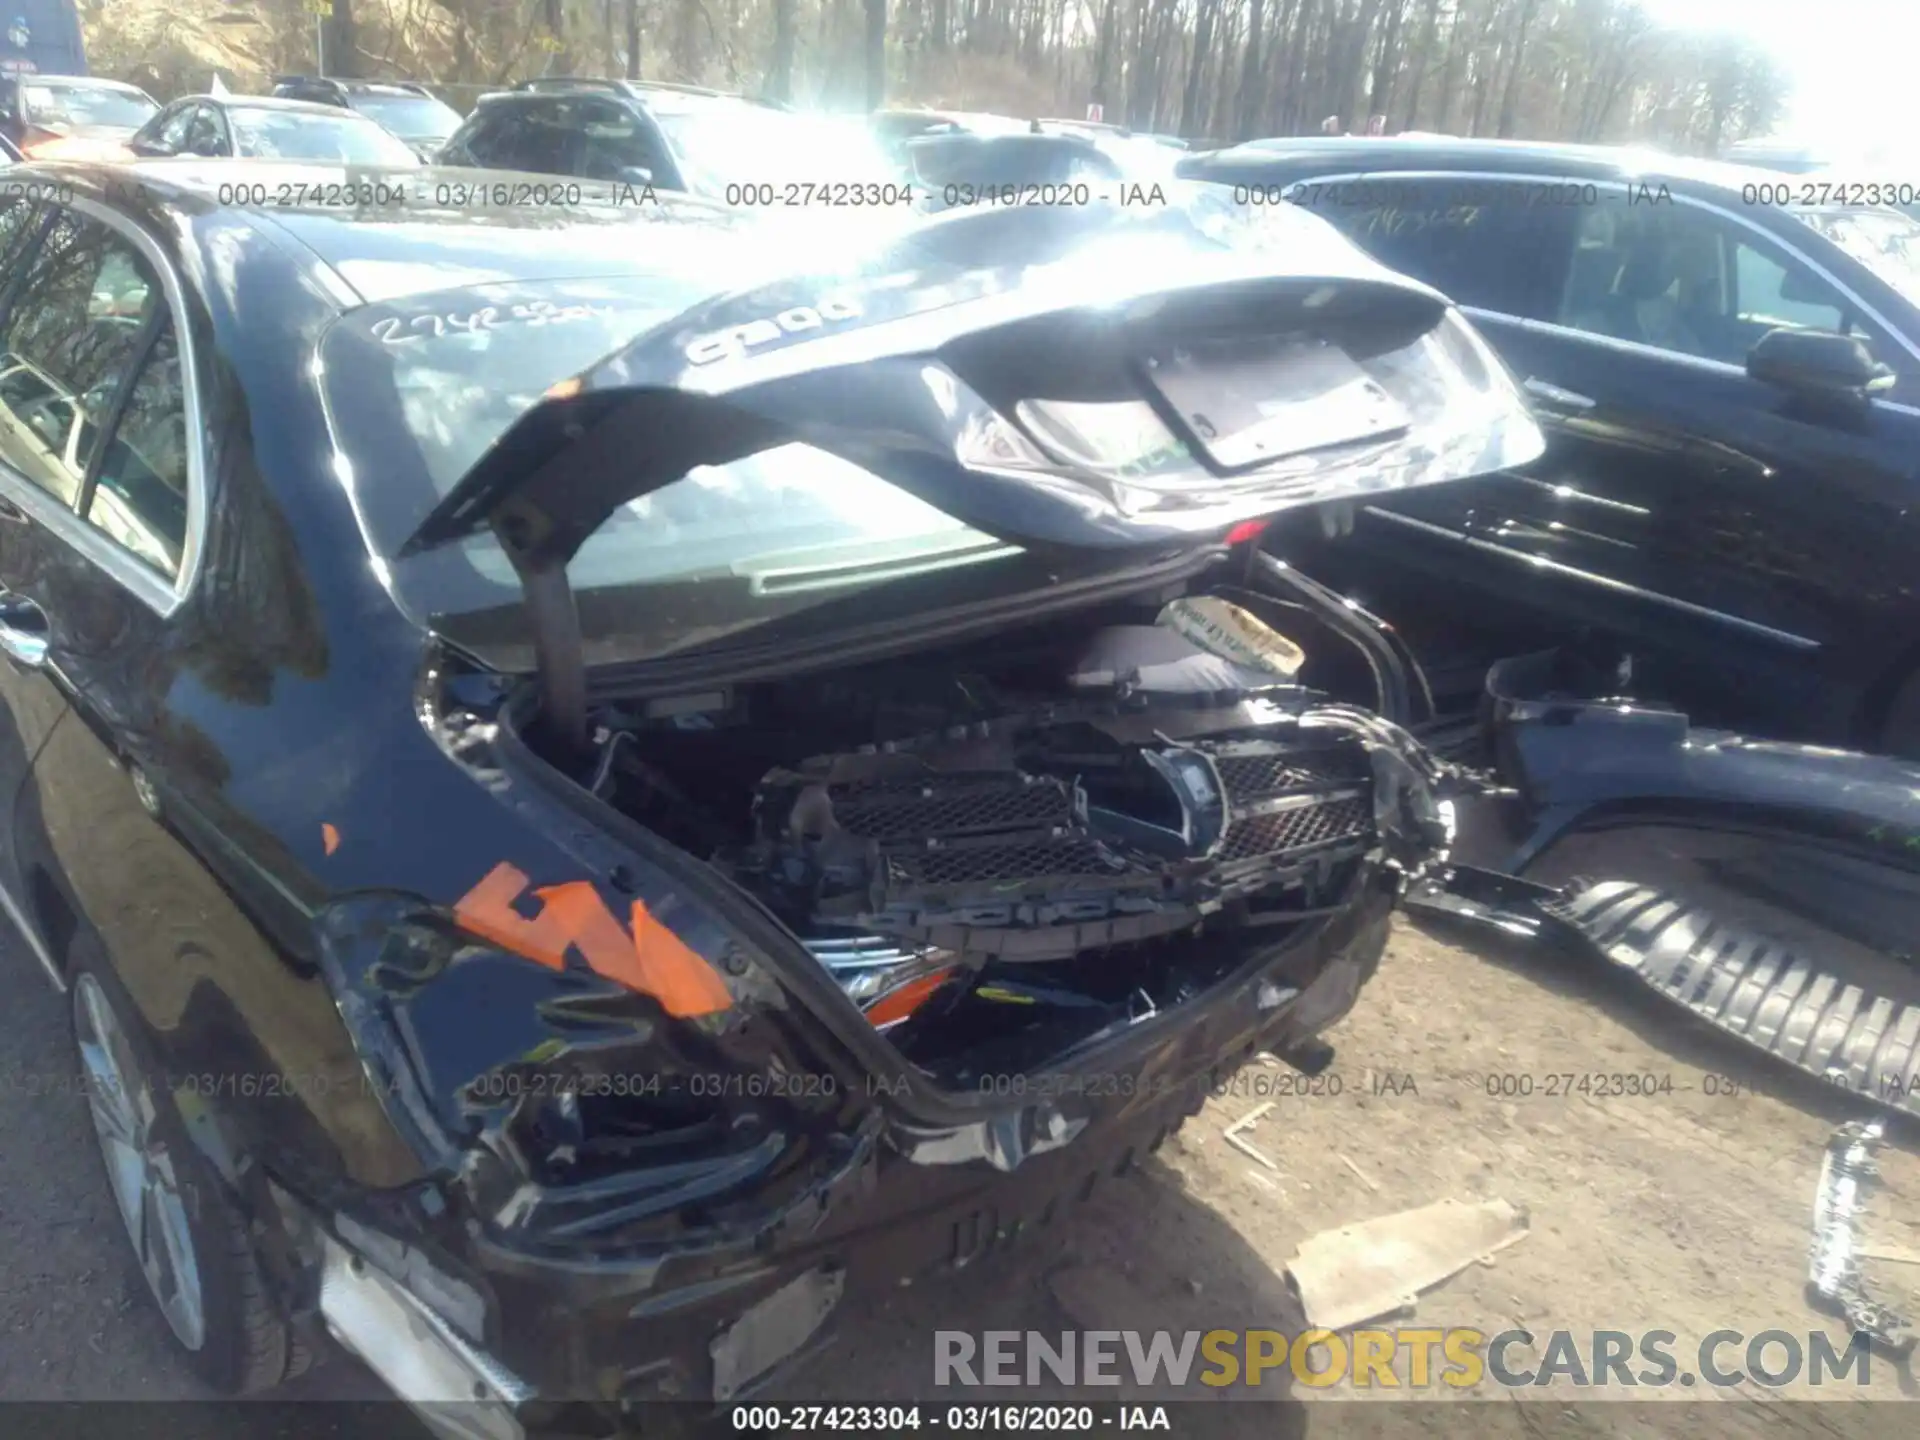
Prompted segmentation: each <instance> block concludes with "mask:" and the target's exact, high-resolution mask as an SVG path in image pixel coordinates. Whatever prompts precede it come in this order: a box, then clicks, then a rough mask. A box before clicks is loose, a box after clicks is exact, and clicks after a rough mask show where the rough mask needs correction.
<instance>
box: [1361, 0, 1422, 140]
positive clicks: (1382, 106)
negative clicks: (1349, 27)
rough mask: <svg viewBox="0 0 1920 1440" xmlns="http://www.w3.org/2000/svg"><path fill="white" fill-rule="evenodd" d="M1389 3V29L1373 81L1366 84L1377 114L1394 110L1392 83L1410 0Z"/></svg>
mask: <svg viewBox="0 0 1920 1440" xmlns="http://www.w3.org/2000/svg"><path fill="white" fill-rule="evenodd" d="M1387 3H1388V5H1389V7H1390V8H1389V9H1388V11H1387V28H1386V32H1385V33H1384V34H1383V35H1381V37H1380V50H1379V53H1378V54H1376V55H1375V56H1374V57H1373V81H1372V83H1371V84H1369V85H1368V86H1367V108H1368V109H1369V110H1370V111H1371V112H1372V113H1373V114H1375V115H1387V114H1389V113H1390V112H1391V111H1392V109H1393V82H1394V80H1395V79H1396V78H1397V77H1398V76H1399V74H1400V26H1401V24H1402V23H1403V22H1404V20H1405V19H1406V11H1407V6H1408V5H1409V4H1410V3H1411V0H1387Z"/></svg>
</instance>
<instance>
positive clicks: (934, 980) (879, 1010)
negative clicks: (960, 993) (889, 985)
mask: <svg viewBox="0 0 1920 1440" xmlns="http://www.w3.org/2000/svg"><path fill="white" fill-rule="evenodd" d="M952 977H953V967H951V966H949V967H947V968H946V969H945V970H936V971H934V972H933V973H932V974H931V975H922V976H921V977H920V978H919V979H918V980H909V981H908V982H907V983H906V984H904V985H902V986H901V987H900V988H899V989H898V990H895V991H892V992H890V993H889V994H886V995H882V996H881V997H880V998H879V999H878V1000H876V1001H874V1002H873V1004H872V1005H870V1006H868V1007H867V1023H868V1024H870V1025H873V1026H875V1027H878V1026H881V1025H891V1024H892V1023H893V1022H894V1021H896V1020H904V1019H906V1018H907V1017H908V1016H909V1015H911V1014H913V1012H914V1011H916V1010H918V1009H919V1008H920V1007H921V1006H922V1005H924V1004H926V1003H927V1001H929V1000H931V999H932V998H933V993H934V991H936V990H938V989H939V988H940V987H941V986H942V985H944V984H946V983H947V981H948V980H950V979H951V978H952Z"/></svg>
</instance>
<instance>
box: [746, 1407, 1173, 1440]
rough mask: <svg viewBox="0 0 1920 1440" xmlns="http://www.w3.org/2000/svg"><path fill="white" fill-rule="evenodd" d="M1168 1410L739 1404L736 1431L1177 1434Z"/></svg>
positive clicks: (769, 1432)
mask: <svg viewBox="0 0 1920 1440" xmlns="http://www.w3.org/2000/svg"><path fill="white" fill-rule="evenodd" d="M1178 1410H1179V1407H1177V1406H1175V1407H1171V1408H1170V1407H1168V1406H1165V1405H1119V1404H1104V1405H913V1404H906V1405H736V1406H734V1407H733V1417H732V1418H733V1428H734V1429H735V1430H740V1431H757V1432H760V1433H763V1434H820V1433H826V1432H829V1431H834V1432H840V1431H870V1432H874V1433H879V1434H892V1435H897V1434H900V1433H901V1432H903V1431H914V1430H919V1429H920V1428H921V1427H922V1426H924V1427H926V1428H927V1429H929V1430H935V1431H940V1430H945V1431H950V1432H952V1433H954V1434H971V1433H1008V1432H1019V1433H1022V1434H1039V1435H1070V1434H1084V1433H1094V1432H1099V1431H1104V1430H1129V1431H1131V1430H1156V1431H1160V1432H1162V1433H1171V1432H1173V1431H1174V1428H1175V1427H1174V1423H1173V1418H1172V1416H1173V1414H1174V1413H1177V1412H1178Z"/></svg>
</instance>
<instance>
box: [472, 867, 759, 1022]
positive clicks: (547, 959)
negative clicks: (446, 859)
mask: <svg viewBox="0 0 1920 1440" xmlns="http://www.w3.org/2000/svg"><path fill="white" fill-rule="evenodd" d="M526 888H527V877H526V876H525V875H524V874H522V873H521V872H520V871H519V870H517V869H515V868H514V867H513V866H511V865H509V864H507V863H506V862H504V861H502V862H501V863H500V864H498V865H496V866H494V867H493V869H492V870H490V871H488V872H487V875H486V877H485V878H484V879H483V880H481V882H480V883H479V884H478V885H476V886H474V887H473V889H471V890H469V891H468V892H467V893H466V894H465V895H463V896H461V897H460V899H459V901H458V902H457V903H456V904H455V905H454V907H453V918H454V919H455V920H457V921H458V922H459V923H460V924H461V926H462V927H464V928H465V929H467V930H470V931H472V932H473V933H474V934H475V935H478V936H480V937H481V938H482V939H484V940H491V941H492V942H493V943H494V944H496V945H498V946H500V947H501V948H502V949H505V950H511V951H512V952H513V953H514V954H516V955H521V956H524V957H525V958H527V959H529V960H532V961H534V962H535V963H537V964H540V965H545V966H547V967H548V968H549V969H553V970H563V969H565V968H566V963H567V951H568V949H569V948H571V949H575V950H578V951H579V952H580V954H581V955H582V957H584V958H585V960H586V962H587V965H588V966H589V968H591V969H592V970H593V972H594V973H595V974H596V975H602V976H605V977H606V978H607V979H609V980H612V981H613V982H615V983H616V984H619V985H624V986H626V987H627V988H628V989H629V990H636V991H638V992H639V993H641V994H642V995H651V996H653V998H654V999H656V1000H658V1001H659V1002H660V1006H661V1008H662V1009H664V1010H665V1011H666V1012H667V1013H668V1014H669V1015H672V1016H674V1017H675V1018H676V1019H682V1020H684V1019H687V1018H689V1017H691V1016H695V1015H712V1014H714V1013H716V1012H718V1011H721V1010H726V1009H730V1008H731V1007H732V1005H733V996H732V994H731V993H730V992H729V991H728V989H727V985H726V982H725V981H724V980H722V979H721V978H720V974H719V972H718V971H716V970H715V969H714V968H713V966H711V965H709V964H708V963H707V962H706V961H705V960H703V959H702V958H701V957H700V955H699V954H698V953H697V952H696V951H695V950H694V949H693V948H692V947H691V946H689V945H688V944H687V943H686V941H684V940H682V939H681V938H680V937H679V936H678V935H676V934H674V933H673V931H672V930H670V929H669V928H668V927H667V926H665V925H662V924H661V923H660V922H659V921H658V920H656V919H654V918H653V916H652V915H650V914H648V913H647V908H646V906H644V905H642V904H641V903H640V902H639V901H638V900H636V901H634V902H633V929H632V931H631V933H629V931H628V930H627V929H626V927H624V926H622V925H621V923H620V922H619V920H617V919H616V918H615V917H614V914H613V912H612V911H611V910H609V909H608V908H607V904H606V901H604V900H602V899H601V898H600V892H599V891H598V890H596V889H595V888H594V887H593V886H592V885H591V884H590V883H589V882H587V881H585V880H569V881H568V882H566V883H565V884H564V885H543V886H541V887H540V888H539V889H538V890H535V891H534V892H533V893H534V896H535V898H537V899H538V900H539V901H540V913H539V914H537V915H535V916H533V917H532V918H531V919H529V918H528V917H527V916H525V915H522V914H521V913H520V912H519V911H518V910H516V909H514V904H513V902H514V901H516V900H518V899H519V898H520V896H521V895H523V894H524V893H526Z"/></svg>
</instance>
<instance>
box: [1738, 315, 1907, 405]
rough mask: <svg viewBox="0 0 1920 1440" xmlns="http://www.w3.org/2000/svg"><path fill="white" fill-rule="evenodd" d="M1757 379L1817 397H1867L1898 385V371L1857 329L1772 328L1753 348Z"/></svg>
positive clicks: (1750, 368)
mask: <svg viewBox="0 0 1920 1440" xmlns="http://www.w3.org/2000/svg"><path fill="white" fill-rule="evenodd" d="M1747 374H1749V375H1751V376H1752V377H1753V378H1754V379H1755V380H1759V381H1762V382H1764V383H1766V384H1768V385H1772V386H1775V387H1777V388H1779V389H1781V390H1785V391H1787V392H1789V393H1790V394H1794V395H1804V396H1807V397H1809V398H1811V399H1821V400H1850V401H1857V402H1860V403H1864V402H1866V401H1867V400H1869V399H1871V398H1872V397H1873V396H1875V395H1877V394H1880V393H1881V392H1882V391H1885V390H1889V389H1891V388H1892V387H1893V383H1894V378H1895V377H1894V373H1893V371H1892V370H1891V369H1890V368H1888V367H1887V366H1885V365H1882V364H1881V363H1880V362H1879V361H1877V360H1875V359H1874V358H1873V351H1871V350H1870V349H1868V348H1867V342H1866V341H1864V340H1862V339H1861V338H1860V337H1859V336H1857V335H1841V334H1839V333H1838V332H1836V331H1832V330H1797V329H1793V328H1791V327H1783V328H1781V329H1778V330H1769V331H1768V332H1767V333H1766V334H1764V335H1762V336H1761V337H1760V339H1759V340H1758V341H1757V342H1755V344H1754V347H1753V348H1752V349H1751V350H1749V351H1748V352H1747Z"/></svg>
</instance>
